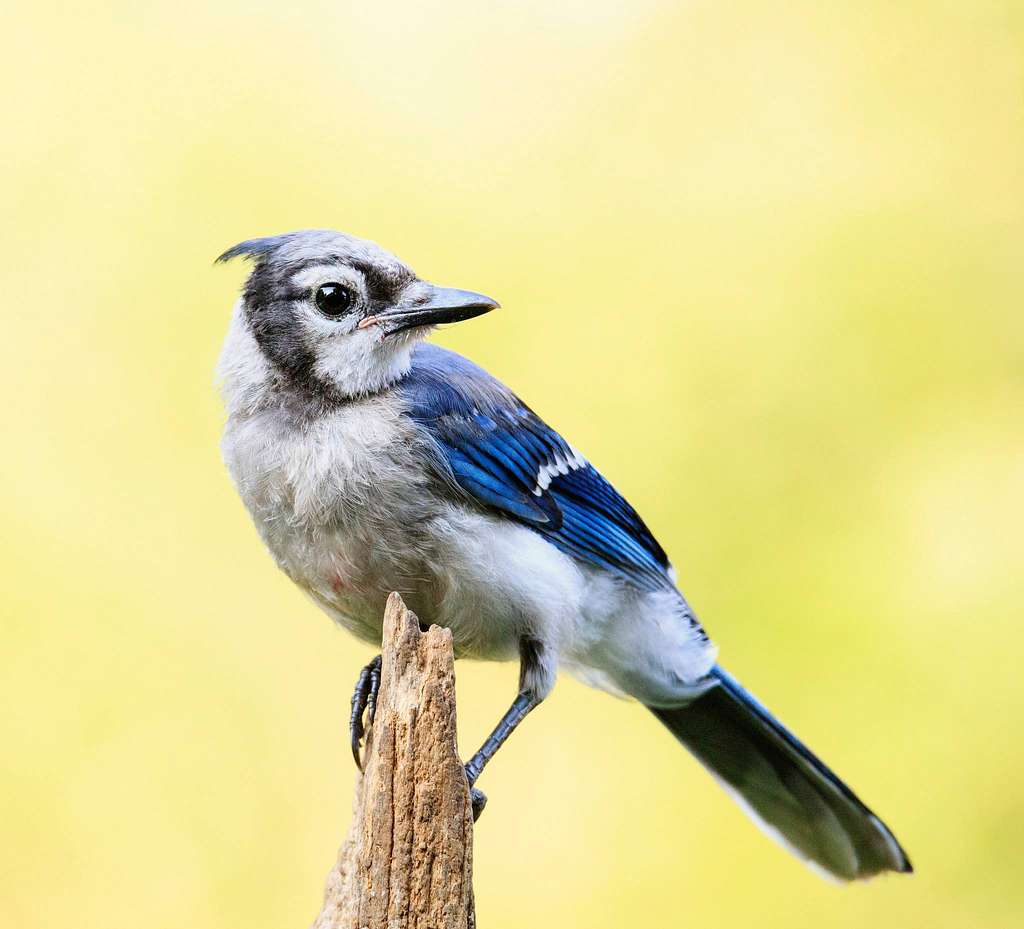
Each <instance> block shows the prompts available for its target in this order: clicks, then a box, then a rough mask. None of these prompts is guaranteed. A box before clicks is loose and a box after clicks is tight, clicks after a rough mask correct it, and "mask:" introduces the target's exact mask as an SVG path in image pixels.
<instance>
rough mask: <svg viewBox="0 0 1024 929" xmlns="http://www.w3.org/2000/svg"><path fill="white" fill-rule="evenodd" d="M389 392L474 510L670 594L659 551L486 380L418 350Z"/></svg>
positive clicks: (510, 397) (585, 470)
mask: <svg viewBox="0 0 1024 929" xmlns="http://www.w3.org/2000/svg"><path fill="white" fill-rule="evenodd" d="M398 391H399V393H400V395H401V397H402V399H403V401H404V404H405V407H406V409H407V411H408V414H409V415H410V416H411V417H412V418H413V419H414V420H415V421H416V422H417V423H418V424H419V425H420V426H421V427H423V428H424V429H426V430H427V432H428V433H429V434H430V436H431V437H432V438H433V439H434V441H435V443H436V444H437V446H438V448H439V449H440V450H441V452H442V454H443V456H444V459H445V463H446V464H447V467H448V469H449V471H450V472H451V475H452V476H453V477H454V479H455V482H456V483H457V484H458V485H459V487H460V488H461V489H462V491H463V492H464V493H466V494H467V495H468V496H469V497H471V498H472V499H474V500H475V501H476V502H477V503H478V504H479V505H482V506H484V507H486V508H489V509H494V510H498V511H500V512H502V513H504V514H506V515H507V516H511V517H512V518H514V519H516V520H518V521H520V522H522V523H524V524H525V525H526V526H528V527H530V528H531V529H533V530H534V531H536V532H538V533H540V534H541V535H542V536H544V537H545V538H546V539H548V541H550V542H551V543H552V544H553V545H555V546H556V547H558V548H559V549H561V550H562V551H564V552H566V553H567V554H570V555H572V556H573V557H575V558H578V559H580V560H581V561H584V562H588V563H590V564H592V565H595V566H598V567H601V568H604V569H606V570H608V571H612V572H613V573H615V574H617V575H618V576H619V577H622V578H623V579H625V580H628V581H629V582H631V583H633V584H635V585H636V586H639V587H641V588H644V589H660V588H664V587H666V586H671V584H672V582H671V580H670V579H669V576H668V559H667V557H666V556H665V552H664V551H663V550H662V548H661V546H660V545H659V544H658V543H657V541H656V540H655V539H654V537H653V536H652V535H651V533H650V530H649V529H648V528H647V526H646V525H644V522H643V520H642V519H641V518H640V516H639V515H638V514H637V512H636V511H635V510H634V509H633V508H632V507H631V506H630V505H629V504H628V503H627V502H626V501H625V500H624V499H623V498H622V497H621V496H620V495H619V494H618V493H617V492H616V491H615V489H614V488H613V487H612V486H611V484H609V483H608V482H607V481H606V480H605V479H604V478H603V477H602V476H601V475H600V474H599V473H598V472H597V470H595V469H594V468H593V466H591V465H590V464H588V463H586V462H584V461H583V460H582V459H581V458H579V456H578V455H577V454H576V452H575V451H574V450H573V449H572V448H571V446H570V445H569V444H568V443H567V442H566V441H565V439H563V438H562V437H561V436H560V435H559V434H558V433H557V432H555V431H554V430H553V429H552V428H551V427H549V426H548V425H547V424H546V423H544V422H543V421H542V420H541V419H540V418H539V417H538V416H537V415H536V414H535V413H534V412H533V411H532V410H531V409H530V408H529V407H528V406H526V404H524V403H523V402H522V401H521V400H519V398H518V397H516V396H515V394H513V393H512V392H511V391H510V390H508V388H506V387H505V386H504V385H503V384H501V383H500V382H499V381H497V380H496V379H495V378H493V377H491V376H490V375H489V374H487V372H486V371H484V370H483V369H481V368H479V367H477V366H476V365H474V364H473V363H472V362H470V361H467V360H466V359H465V358H462V357H461V356H460V355H456V354H455V353H454V352H449V351H446V350H445V349H442V348H439V347H437V346H434V345H429V344H421V345H419V346H417V347H416V349H415V350H414V352H413V364H412V369H411V371H410V373H409V375H408V376H407V377H406V378H405V379H404V380H403V381H402V382H401V383H400V384H399V386H398ZM559 465H562V467H559ZM561 471H565V473H560V472H561ZM542 473H544V474H547V475H548V476H549V477H550V481H549V482H548V485H547V487H543V486H541V483H540V475H541V474H542Z"/></svg>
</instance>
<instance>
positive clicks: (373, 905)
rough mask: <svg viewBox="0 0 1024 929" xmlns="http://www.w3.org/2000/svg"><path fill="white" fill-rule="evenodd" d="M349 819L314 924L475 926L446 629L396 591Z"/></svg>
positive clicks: (346, 928) (467, 813)
mask: <svg viewBox="0 0 1024 929" xmlns="http://www.w3.org/2000/svg"><path fill="white" fill-rule="evenodd" d="M381 653H382V655H383V663H382V667H381V682H380V692H379V695H378V699H377V708H376V714H375V717H374V721H373V726H372V728H371V731H370V733H369V735H368V738H367V744H366V749H365V761H364V765H363V767H364V773H363V774H362V775H361V776H360V777H359V779H358V781H357V783H356V789H355V799H354V803H353V816H352V825H351V827H350V828H349V832H348V837H347V838H346V839H345V843H344V844H343V845H342V847H341V850H340V851H339V853H338V862H337V864H336V865H335V866H334V869H333V870H332V871H331V873H330V875H329V876H328V878H327V889H326V891H325V894H324V905H323V909H322V910H321V911H320V915H319V916H318V917H317V919H316V922H314V923H313V929H471V927H473V926H474V925H475V922H476V920H475V916H474V911H473V883H472V876H473V812H472V806H471V803H470V797H469V787H468V784H467V782H466V775H465V772H464V770H463V765H462V761H461V760H460V758H459V753H458V748H457V745H456V732H455V670H454V654H453V651H452V636H451V632H449V631H448V630H447V629H441V628H440V627H438V626H431V627H430V629H429V630H428V631H427V632H425V633H424V632H420V627H419V621H418V620H417V618H416V616H415V614H413V613H412V612H410V611H409V610H408V609H406V607H405V604H404V603H403V602H402V598H401V597H400V596H399V595H398V594H397V593H393V594H392V595H391V596H390V597H389V598H388V602H387V607H386V609H385V613H384V636H383V645H382V652H381Z"/></svg>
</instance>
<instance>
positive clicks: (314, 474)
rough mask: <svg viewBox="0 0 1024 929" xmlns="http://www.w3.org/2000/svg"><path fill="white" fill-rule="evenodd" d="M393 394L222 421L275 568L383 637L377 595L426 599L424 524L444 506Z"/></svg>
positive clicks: (353, 624) (350, 623) (230, 462)
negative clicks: (311, 415) (306, 416)
mask: <svg viewBox="0 0 1024 929" xmlns="http://www.w3.org/2000/svg"><path fill="white" fill-rule="evenodd" d="M423 441H424V440H423V438H422V437H421V436H420V434H419V433H418V431H417V430H416V427H415V425H414V424H412V423H411V422H409V421H408V420H407V419H405V418H403V417H402V415H401V410H400V408H399V406H398V402H397V400H396V399H395V398H394V397H393V396H389V395H380V396H376V397H372V398H368V399H365V400H359V401H354V402H352V403H348V404H345V405H344V406H342V407H340V408H338V409H337V410H335V411H332V412H330V413H328V414H325V415H323V416H321V417H319V418H317V419H316V420H314V421H312V422H304V423H300V422H296V421H295V420H294V419H292V418H291V417H290V416H289V415H287V414H286V413H284V412H282V411H280V410H274V409H270V410H263V411H260V412H257V413H254V414H252V415H248V416H232V417H230V418H229V421H228V425H227V428H226V429H225V433H224V441H223V451H224V458H225V461H226V463H227V466H228V469H229V471H230V472H231V475H232V478H233V479H234V481H235V484H236V486H237V487H238V492H239V494H240V495H241V497H242V499H243V501H244V502H245V505H246V506H247V508H248V509H249V512H250V514H251V515H252V518H253V520H254V522H255V523H256V526H257V528H258V530H259V532H260V535H261V536H262V537H263V540H264V542H265V543H266V545H267V547H268V548H269V549H270V552H271V554H272V555H273V556H274V558H275V560H276V561H277V563H278V565H279V566H280V567H281V568H282V570H284V571H285V573H287V574H288V576H289V577H291V578H292V580H294V581H295V583H296V584H298V585H299V586H300V587H302V588H303V589H304V590H305V591H306V592H307V593H308V594H309V595H310V596H311V597H312V598H313V599H314V600H315V601H316V602H317V603H318V604H319V605H320V606H322V607H323V608H324V609H325V610H327V611H328V612H329V613H330V614H331V615H332V616H333V617H334V618H335V619H336V620H337V621H338V622H341V623H342V624H343V625H345V626H347V627H348V628H350V629H351V630H352V631H353V632H355V633H356V634H358V635H361V636H363V637H365V638H368V639H370V640H373V639H375V638H376V639H377V640H378V641H379V623H380V615H381V609H382V606H383V602H384V598H385V597H386V596H387V594H388V593H389V592H390V591H391V590H393V589H398V590H402V591H403V592H404V593H406V594H407V595H408V596H409V597H410V599H411V600H412V602H413V603H416V602H422V601H423V600H424V599H425V597H427V595H428V594H429V590H428V589H426V588H429V586H430V584H431V583H432V581H431V572H430V571H429V564H430V559H431V555H432V553H431V547H432V543H431V540H430V537H429V536H428V533H427V532H426V527H427V526H428V525H429V524H430V522H431V521H432V520H433V519H434V518H435V517H436V516H437V514H438V512H439V510H441V509H443V507H444V503H443V502H442V501H440V500H438V499H437V498H436V497H435V496H434V495H433V494H431V493H430V492H429V490H428V488H427V486H426V485H427V484H428V483H429V481H430V476H429V474H428V473H427V470H426V468H425V466H424V462H425V461H426V460H427V455H428V450H427V449H425V448H422V447H421V446H422V443H423Z"/></svg>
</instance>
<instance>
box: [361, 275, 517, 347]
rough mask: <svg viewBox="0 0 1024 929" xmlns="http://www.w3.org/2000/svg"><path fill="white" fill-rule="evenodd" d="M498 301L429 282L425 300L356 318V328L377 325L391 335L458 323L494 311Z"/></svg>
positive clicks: (468, 291) (469, 291)
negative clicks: (357, 322) (419, 327)
mask: <svg viewBox="0 0 1024 929" xmlns="http://www.w3.org/2000/svg"><path fill="white" fill-rule="evenodd" d="M498 306H499V303H498V302H497V301H496V300H492V299H491V298H490V297H485V296H484V295H483V294H477V293H473V291H471V290H455V289H454V288H451V287H434V286H433V285H431V287H430V289H429V291H427V294H426V297H425V299H421V300H419V301H418V302H416V303H414V304H412V305H410V306H403V307H395V308H394V309H393V310H387V311H386V312H384V313H377V314H375V315H373V316H367V317H366V318H365V319H362V320H360V321H359V325H358V326H357V327H356V328H357V329H365V328H366V327H367V326H374V325H379V326H382V327H383V329H384V334H385V335H395V334H396V333H399V332H405V330H406V329H415V328H417V327H418V326H440V325H441V324H442V323H460V322H462V320H464V319H472V318H473V317H474V316H482V315H483V314H484V313H489V312H490V311H491V310H496V309H497V308H498Z"/></svg>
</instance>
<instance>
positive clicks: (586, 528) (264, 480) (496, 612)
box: [219, 230, 911, 880]
mask: <svg viewBox="0 0 1024 929" xmlns="http://www.w3.org/2000/svg"><path fill="white" fill-rule="evenodd" d="M236 257H245V258H248V259H251V261H252V262H253V268H252V271H251V273H250V274H249V277H248V279H247V281H246V283H245V286H244V289H243V292H242V296H241V298H240V299H239V300H238V302H237V303H236V305H235V308H234V313H233V316H232V320H231V324H230V328H229V331H228V335H227V339H226V341H225V345H224V349H223V352H222V355H221V359H220V364H219V375H220V379H221V383H222V391H223V396H224V401H225V405H226V408H227V422H226V426H225V430H224V437H223V452H224V458H225V461H226V463H227V466H228V469H229V471H230V473H231V476H232V478H233V480H234V482H235V484H236V486H237V488H238V491H239V494H240V495H241V497H242V500H243V501H244V502H245V505H246V507H247V508H248V510H249V512H250V514H251V516H252V518H253V520H254V522H255V524H256V528H257V529H258V531H259V533H260V535H261V536H262V538H263V541H264V542H265V544H266V546H267V547H268V549H269V550H270V552H271V554H272V556H273V557H274V559H275V561H276V562H277V564H278V565H279V566H280V568H281V569H282V570H283V571H284V572H285V573H286V574H287V575H288V576H289V577H290V578H291V579H292V580H293V581H294V582H295V583H296V584H297V585H298V586H299V587H300V588H301V589H302V590H303V591H304V592H305V593H306V594H307V595H308V596H309V597H310V598H311V599H312V600H313V601H314V602H315V603H316V604H317V605H318V606H319V607H320V608H321V609H322V610H323V611H324V612H326V613H327V614H328V615H329V616H330V617H331V618H332V619H333V620H335V622H337V623H338V624H339V625H341V626H343V627H344V628H346V629H348V630H349V631H351V632H352V633H354V634H355V635H356V636H358V637H359V638H361V639H364V640H365V641H367V642H370V643H373V644H376V645H379V644H380V640H381V622H382V613H383V606H384V601H385V599H386V597H387V595H388V594H389V592H390V591H392V590H397V591H399V592H400V593H401V594H402V596H403V597H404V598H405V600H406V602H407V603H408V604H409V606H410V608H411V609H412V610H414V611H415V612H416V614H417V615H419V616H421V617H425V618H426V619H429V620H430V621H431V622H434V623H437V624H439V625H441V626H445V627H447V628H449V629H450V630H451V631H452V635H453V639H454V643H455V650H456V654H457V655H458V656H460V657H469V658H477V659H487V660H506V659H516V658H518V660H519V662H520V684H519V693H518V695H517V696H516V698H515V701H514V702H513V704H512V706H511V707H510V708H509V710H508V712H507V713H506V714H505V715H504V717H502V719H501V721H500V722H499V723H498V725H497V727H496V728H495V729H494V732H493V733H492V734H491V735H490V737H489V738H488V739H487V740H486V742H485V743H484V745H483V747H482V748H481V749H480V751H479V752H477V753H476V754H475V755H474V756H473V757H472V759H471V760H470V762H469V763H468V764H467V765H466V775H467V778H468V780H469V783H470V785H471V787H472V786H473V785H475V782H476V780H477V778H478V777H479V776H480V772H481V771H482V770H483V767H484V765H485V764H487V762H488V761H489V760H490V758H491V757H492V756H493V755H494V754H495V752H496V751H497V750H498V748H499V747H500V746H501V745H502V743H503V742H504V741H505V740H506V739H507V738H508V736H509V734H510V733H511V732H512V730H513V729H515V727H516V726H517V725H518V724H519V722H521V721H522V719H523V718H524V717H525V716H526V715H527V714H528V713H529V712H530V711H531V710H533V709H534V708H535V707H536V706H537V705H538V704H539V703H540V702H541V701H542V700H543V699H544V697H545V696H546V695H547V694H548V693H549V692H550V690H551V688H552V686H553V684H554V682H555V676H556V673H557V670H558V669H559V668H564V669H566V670H567V671H569V672H570V673H572V674H575V675H576V676H578V677H579V678H581V679H582V680H583V681H585V682H586V683H588V684H590V685H593V686H595V687H598V688H601V689H604V690H606V691H610V692H611V693H614V694H618V695H624V696H628V697H631V698H634V699H635V700H637V701H639V702H640V703H642V704H643V705H645V706H646V707H648V708H649V709H650V711H651V712H652V713H653V714H654V715H655V716H656V717H657V718H658V719H659V720H660V721H661V722H662V723H663V724H664V725H665V726H666V727H667V728H668V729H669V731H670V732H671V733H672V734H673V735H674V736H675V737H676V738H677V739H678V740H679V741H680V742H681V743H682V744H683V745H684V746H685V747H686V748H687V749H689V751H690V752H691V753H692V754H693V755H694V756H696V758H697V759H698V760H699V761H700V762H701V764H703V765H704V767H705V768H707V769H708V771H710V772H711V774H712V775H713V776H714V777H715V778H716V779H717V780H718V781H719V782H720V783H721V784H722V786H723V787H725V789H726V790H727V791H728V792H729V793H730V794H732V795H733V796H734V797H735V798H736V800H737V801H738V802H739V803H740V804H741V805H742V806H743V808H744V809H745V810H746V811H747V813H749V814H750V816H751V817H752V818H753V819H754V820H755V821H756V822H757V823H758V824H759V825H760V826H761V827H762V828H763V829H764V830H765V831H766V832H767V833H768V834H769V835H771V836H773V837H774V838H775V839H777V840H778V841H779V842H781V843H782V844H783V845H784V846H785V847H787V848H788V849H790V851H792V852H794V853H795V854H796V855H797V856H799V857H800V858H802V859H803V860H804V861H806V862H807V863H809V864H810V865H811V866H812V867H814V868H816V869H817V870H818V871H820V872H822V873H824V874H825V875H828V876H832V877H833V878H837V879H840V880H853V879H856V878H867V877H871V876H872V875H875V874H878V873H880V872H883V871H904V872H906V871H910V870H911V866H910V862H909V860H908V859H907V856H906V855H905V854H904V852H903V849H902V848H901V847H900V845H899V843H898V842H897V841H896V839H895V837H894V836H893V834H892V833H891V832H890V831H889V829H888V828H887V827H886V826H885V825H884V824H883V823H882V821H881V820H880V819H879V818H878V817H877V816H875V815H874V814H873V813H872V812H871V811H870V810H869V809H868V808H867V807H866V806H865V805H864V804H863V803H861V801H860V800H859V799H858V798H857V797H856V796H855V795H854V794H853V792H852V791H851V790H850V789H849V788H848V787H847V786H846V785H845V784H844V783H843V782H842V781H841V780H839V778H838V777H836V775H835V774H833V773H832V772H831V771H830V770H829V769H828V768H827V767H826V766H825V765H824V764H823V763H822V762H821V761H820V760H819V759H818V758H817V757H816V756H815V755H814V754H813V753H812V752H811V751H810V750H809V749H808V748H807V747H806V746H805V745H804V744H803V743H802V742H800V741H799V740H798V739H797V738H796V737H795V736H794V735H793V734H792V733H791V732H789V730H787V729H786V728H785V727H784V726H783V725H782V723H780V722H779V721H778V720H777V719H775V717H774V716H772V715H771V714H770V713H769V712H768V710H766V709H765V708H764V706H762V705H761V704H760V703H759V702H758V701H757V700H756V699H755V698H754V697H753V696H751V694H749V693H748V692H747V691H746V690H744V688H743V687H741V686H740V684H739V683H737V681H736V680H735V679H734V678H733V677H732V676H731V675H729V674H728V673H727V672H726V671H725V670H724V669H723V668H722V667H721V666H720V665H718V664H717V663H716V648H715V646H714V645H713V643H712V642H711V640H710V639H709V638H708V635H707V633H706V632H705V631H704V628H703V627H702V625H701V624H700V622H699V621H698V619H697V617H696V615H695V614H694V611H693V610H692V609H691V607H690V605H689V604H688V603H687V601H686V599H685V598H684V597H683V595H682V594H681V593H680V592H679V590H678V588H677V587H676V573H675V571H674V570H673V568H672V565H671V564H670V563H669V560H668V557H667V556H666V554H665V552H664V550H663V549H662V547H661V546H660V545H659V544H658V542H657V541H656V540H655V538H654V537H653V536H652V535H651V533H650V530H648V528H647V526H646V525H645V524H644V521H643V520H642V519H641V518H640V516H639V515H638V514H637V513H636V511H635V510H634V509H633V508H632V507H631V506H630V505H629V504H628V503H627V502H626V501H625V500H624V499H623V498H622V497H621V496H620V495H619V494H618V493H617V492H616V491H615V489H614V488H613V487H612V486H611V485H610V484H609V483H608V482H607V481H606V480H605V479H604V478H603V477H602V476H601V475H600V473H598V471H597V470H596V469H595V468H594V467H593V465H591V464H590V463H589V462H588V461H587V460H586V458H584V457H583V455H582V454H581V453H580V452H579V451H578V450H577V449H576V448H574V447H573V446H572V445H570V444H569V443H568V442H567V441H566V440H565V439H563V438H562V436H561V435H559V434H558V433H557V432H556V431H555V430H554V429H552V428H551V427H550V426H548V425H547V424H546V423H545V422H544V421H543V420H542V419H541V418H540V417H539V416H537V414H536V413H534V412H533V410H531V409H530V407H528V406H527V405H526V404H525V403H523V402H522V401H521V400H520V399H519V398H518V397H517V396H516V395H515V394H514V393H513V392H512V391H511V390H509V389H508V388H507V387H506V386H505V385H504V384H502V383H501V382H500V381H498V380H496V379H495V378H493V377H491V376H490V375H489V374H487V372H485V371H483V370H482V369H481V368H479V367H477V366H476V365H475V364H473V363H472V362H470V361H468V360H466V359H465V358H463V357H461V356H459V355H457V354H455V353H454V352H450V351H447V350H445V349H443V348H439V347H437V346H434V345H429V344H426V343H424V342H423V341H422V339H423V338H424V336H426V335H427V334H428V333H429V332H430V331H431V330H432V329H433V328H434V327H436V326H438V325H441V324H444V323H452V322H457V321H460V320H466V319H470V318H472V317H475V316H479V315H481V314H483V313H487V312H488V311H490V310H493V309H495V308H496V307H497V306H498V304H497V303H496V302H495V301H494V300H492V299H490V298H489V297H485V296H483V295H481V294H477V293H472V292H470V291H464V290H453V289H449V288H445V287H437V286H435V285H433V284H430V283H428V282H426V281H424V280H421V279H420V278H419V277H417V275H416V274H415V273H413V271H412V270H411V269H410V268H409V267H407V266H406V265H405V264H403V263H402V262H401V261H399V260H398V259H397V258H396V257H395V256H394V255H392V254H390V253H388V252H386V251H384V250H383V249H382V248H380V247H379V246H377V245H375V244H374V243H372V242H368V241H364V240H362V239H358V238H355V237H353V236H349V235H345V234H342V233H338V232H333V231H327V230H309V231H302V232H292V233H288V234H285V235H279V236H273V237H267V238H259V239H252V240H249V241H246V242H242V243H240V244H239V245H236V246H235V247H234V248H231V249H229V250H228V251H226V252H225V253H224V254H223V255H221V256H220V259H219V260H220V261H227V260H229V259H231V258H236ZM378 681H379V659H375V661H374V662H371V663H370V664H369V665H368V666H367V667H366V668H365V669H364V671H363V674H362V675H361V676H360V679H359V683H358V684H357V688H356V693H355V695H354V697H353V710H352V719H351V734H352V742H353V749H354V752H355V753H356V756H357V763H358V746H359V743H360V739H361V738H362V735H363V726H364V723H363V717H364V709H366V710H367V711H368V712H367V714H366V715H367V716H368V717H371V718H372V709H373V707H372V702H373V698H374V695H375V690H376V686H377V683H378ZM474 796H475V800H476V802H477V803H478V805H479V804H480V803H482V802H483V797H482V795H481V794H479V793H475V794H474Z"/></svg>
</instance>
